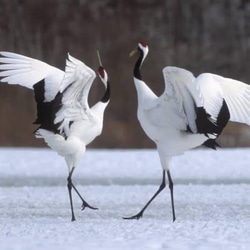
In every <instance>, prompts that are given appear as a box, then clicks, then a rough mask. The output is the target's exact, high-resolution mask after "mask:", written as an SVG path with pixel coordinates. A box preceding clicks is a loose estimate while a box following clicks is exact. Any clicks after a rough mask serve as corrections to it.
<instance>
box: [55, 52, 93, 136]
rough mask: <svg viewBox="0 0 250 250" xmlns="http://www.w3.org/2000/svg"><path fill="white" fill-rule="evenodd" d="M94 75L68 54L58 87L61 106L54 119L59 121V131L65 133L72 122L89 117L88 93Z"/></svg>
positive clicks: (84, 65) (56, 121)
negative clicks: (60, 83) (63, 74)
mask: <svg viewBox="0 0 250 250" xmlns="http://www.w3.org/2000/svg"><path fill="white" fill-rule="evenodd" d="M95 77H96V74H95V72H94V71H93V70H92V69H91V68H89V67H88V66H87V65H86V64H84V63H83V62H81V61H79V60H78V59H76V58H74V57H72V56H70V55H68V59H67V61H66V68H65V76H64V78H63V81H62V85H61V88H60V93H61V94H62V98H61V108H60V110H59V111H58V112H57V113H56V118H55V121H54V122H55V123H60V127H59V129H60V132H61V133H62V132H63V133H65V134H66V135H67V134H68V132H69V128H70V125H71V123H72V122H74V121H78V120H81V119H88V118H89V115H90V111H89V105H88V94H89V90H90V87H91V85H92V83H93V80H94V79H95Z"/></svg>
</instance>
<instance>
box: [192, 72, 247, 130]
mask: <svg viewBox="0 0 250 250" xmlns="http://www.w3.org/2000/svg"><path fill="white" fill-rule="evenodd" d="M197 81H198V82H197V83H198V84H199V85H200V88H201V90H202V94H203V95H204V99H205V105H204V106H205V109H206V110H208V111H209V112H210V113H211V114H212V115H213V116H215V117H216V116H217V115H218V113H219V111H220V108H221V104H222V101H223V98H224V99H225V101H226V103H227V105H228V108H229V112H230V120H231V121H234V122H241V123H246V124H248V125H250V86H249V85H247V84H245V83H243V82H240V81H237V80H233V79H230V78H225V77H222V76H219V75H215V74H211V73H204V74H201V75H200V76H199V77H198V78H197Z"/></svg>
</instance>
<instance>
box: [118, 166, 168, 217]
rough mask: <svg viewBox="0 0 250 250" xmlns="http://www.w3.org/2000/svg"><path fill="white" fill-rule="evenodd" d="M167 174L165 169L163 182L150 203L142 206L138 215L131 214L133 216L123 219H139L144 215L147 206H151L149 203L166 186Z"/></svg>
mask: <svg viewBox="0 0 250 250" xmlns="http://www.w3.org/2000/svg"><path fill="white" fill-rule="evenodd" d="M165 175H166V173H165V170H163V175H162V182H161V185H160V186H159V189H158V190H157V191H156V193H155V194H154V195H153V197H152V198H151V199H150V200H149V201H148V203H147V204H146V205H145V206H144V207H143V208H142V210H141V211H140V212H139V213H138V214H136V215H134V216H131V217H125V218H123V219H125V220H131V219H137V220H139V219H140V218H141V217H142V215H143V213H144V211H145V210H146V208H147V207H148V206H149V204H150V203H151V202H152V201H153V200H154V198H155V197H156V196H157V195H158V194H159V193H160V192H161V191H162V190H163V189H164V188H165V187H166V180H165V179H166V178H165Z"/></svg>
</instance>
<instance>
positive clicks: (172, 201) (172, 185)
mask: <svg viewBox="0 0 250 250" xmlns="http://www.w3.org/2000/svg"><path fill="white" fill-rule="evenodd" d="M167 175H168V185H169V189H170V196H171V205H172V213H173V222H174V221H175V219H176V218H175V209H174V183H173V181H172V178H171V175H170V171H169V170H167Z"/></svg>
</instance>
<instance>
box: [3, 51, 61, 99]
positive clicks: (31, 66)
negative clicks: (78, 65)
mask: <svg viewBox="0 0 250 250" xmlns="http://www.w3.org/2000/svg"><path fill="white" fill-rule="evenodd" d="M0 55H1V57H0V63H1V64H0V71H1V72H0V77H1V78H2V79H1V82H7V83H8V84H18V85H21V86H24V87H26V88H31V89H33V88H34V85H35V84H36V83H38V82H40V81H42V80H44V89H43V92H44V93H43V94H44V99H45V101H46V102H49V101H51V100H53V99H54V97H55V96H56V94H57V92H58V91H59V89H60V85H61V82H62V80H63V77H64V72H63V71H62V70H59V69H57V68H55V67H53V66H50V65H49V64H47V63H44V62H42V61H40V60H37V59H33V58H30V57H27V56H23V55H19V54H16V53H12V52H4V51H2V52H0Z"/></svg>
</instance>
